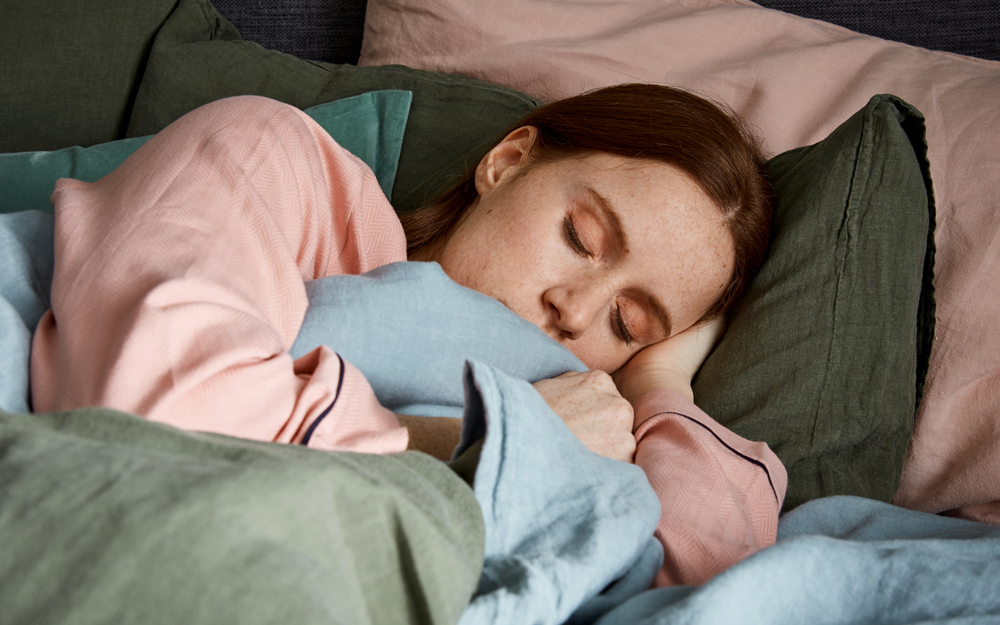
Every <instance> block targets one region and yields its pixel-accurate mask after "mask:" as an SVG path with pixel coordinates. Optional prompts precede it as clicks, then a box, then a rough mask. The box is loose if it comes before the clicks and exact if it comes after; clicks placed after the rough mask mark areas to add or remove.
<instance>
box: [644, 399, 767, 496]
mask: <svg viewBox="0 0 1000 625" xmlns="http://www.w3.org/2000/svg"><path fill="white" fill-rule="evenodd" d="M664 414H675V415H677V416H678V417H684V418H685V419H687V420H688V421H691V422H693V423H697V424H698V425H700V426H701V427H703V428H705V429H706V430H708V433H709V434H711V435H712V436H714V437H715V438H716V440H718V441H719V442H720V443H722V446H723V447H725V448H726V449H728V450H729V451H731V452H733V453H734V454H736V455H737V456H739V457H740V458H743V459H744V460H746V461H747V462H751V463H753V464H755V465H757V466H758V467H760V468H761V470H762V471H764V475H766V476H767V483H768V484H769V485H770V486H771V493H772V494H773V495H774V501H775V503H777V504H778V505H779V506H780V505H781V502H780V501H778V490H777V489H776V488H775V487H774V482H773V481H772V480H771V472H770V471H768V470H767V466H766V465H765V464H764V463H763V462H761V461H760V460H757V459H756V458H751V457H750V456H748V455H746V454H744V453H741V452H739V451H738V450H736V449H733V447H732V446H730V445H729V443H727V442H726V441H724V440H722V439H721V438H719V435H718V434H716V433H715V432H713V431H712V428H710V427H708V426H707V425H705V424H704V423H702V422H701V421H699V420H697V419H694V418H692V417H689V416H687V415H686V414H683V413H680V412H672V411H671V412H658V413H656V414H654V415H653V416H652V417H649V418H650V419H652V418H653V417H658V416H660V415H664Z"/></svg>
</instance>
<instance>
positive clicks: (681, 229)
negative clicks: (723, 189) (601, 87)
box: [432, 127, 733, 372]
mask: <svg viewBox="0 0 1000 625" xmlns="http://www.w3.org/2000/svg"><path fill="white" fill-rule="evenodd" d="M534 136H535V129H534V128H530V127H526V128H520V129H518V130H516V131H514V132H513V133H511V134H510V135H508V137H507V138H506V139H504V141H503V142H501V143H500V144H499V145H498V146H497V147H496V148H494V149H493V150H492V151H491V152H490V153H489V154H488V155H487V156H486V157H485V158H484V159H483V161H482V162H481V163H480V165H479V167H478V169H477V171H476V188H477V190H478V192H479V199H478V201H477V203H476V204H475V206H473V207H472V209H471V211H470V213H469V214H468V216H467V217H466V218H465V219H464V221H462V223H461V224H460V225H459V226H458V227H457V228H456V229H455V231H454V232H453V233H452V235H451V236H450V237H449V238H448V240H447V241H446V242H445V243H444V244H443V246H442V247H440V248H439V249H438V250H436V253H435V254H434V255H433V258H432V259H433V260H437V261H438V262H439V263H440V264H441V267H442V268H443V269H444V271H445V272H446V273H447V274H448V276H449V277H451V279H452V280H454V281H455V282H457V283H459V284H461V285H463V286H466V287H469V288H471V289H475V290H476V291H479V292H481V293H484V294H486V295H489V296H490V297H493V298H495V299H497V300H499V301H500V302H501V303H503V304H504V305H505V306H507V307H508V308H510V309H511V310H512V311H514V312H515V313H517V314H518V315H520V316H521V317H523V318H524V319H526V320H528V321H531V322H532V323H534V324H535V325H537V326H538V327H539V328H541V329H542V330H543V331H545V332H546V333H547V334H549V336H551V337H552V338H554V339H555V340H557V341H559V342H560V343H562V344H563V345H565V346H566V347H567V348H568V349H569V350H570V351H571V352H573V353H574V354H575V355H576V356H577V357H578V358H580V359H581V360H582V361H583V362H584V363H585V364H586V365H587V366H588V367H590V368H592V369H603V370H605V371H608V372H612V371H614V370H616V369H618V368H619V367H620V366H622V365H623V364H625V362H626V361H628V359H629V358H630V357H631V356H632V355H633V354H634V353H635V352H637V351H639V350H640V349H642V348H643V347H645V346H647V345H650V344H653V343H657V342H660V341H662V340H664V339H666V338H668V337H670V336H673V335H674V334H677V333H679V332H681V331H683V330H685V329H686V328H688V327H690V326H692V325H693V324H694V323H696V322H697V321H698V320H699V319H700V318H701V317H702V315H704V314H705V312H706V311H707V310H708V308H709V307H710V306H711V305H712V304H713V303H714V302H715V301H716V300H717V299H718V297H719V296H720V295H721V294H722V291H723V289H724V288H725V286H726V284H727V282H728V280H729V277H730V274H731V272H732V266H733V247H732V239H731V237H730V235H729V233H728V231H727V229H726V226H725V224H724V223H723V221H722V215H721V212H720V211H719V209H718V208H717V207H716V206H715V205H714V204H713V202H712V201H711V200H710V199H709V197H708V196H707V195H706V194H705V193H704V192H703V191H702V190H701V188H700V187H699V186H698V185H697V184H696V183H695V182H694V180H693V179H691V178H690V176H688V175H687V174H686V173H684V172H682V171H681V170H679V169H677V168H674V167H672V166H670V165H667V164H664V163H661V162H656V161H647V160H639V159H627V158H622V157H617V156H612V155H608V154H593V155H589V156H585V157H575V158H565V159H560V160H557V161H555V162H548V163H537V164H533V165H530V166H529V164H528V162H529V159H528V151H529V149H530V147H531V144H532V142H533V140H534Z"/></svg>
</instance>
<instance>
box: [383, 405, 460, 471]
mask: <svg viewBox="0 0 1000 625" xmlns="http://www.w3.org/2000/svg"><path fill="white" fill-rule="evenodd" d="M396 418H397V419H399V424H400V425H401V426H403V427H405V428H406V429H407V430H408V431H409V433H410V442H409V444H408V445H407V446H406V449H407V450H410V451H422V452H424V453H425V454H428V455H430V456H434V457H435V458H437V459H438V460H440V461H442V462H448V461H449V460H451V452H453V451H454V450H455V447H457V446H458V442H459V440H460V439H461V437H462V420H461V419H455V418H452V417H411V416H410V415H405V414H397V415H396Z"/></svg>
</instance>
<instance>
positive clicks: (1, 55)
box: [0, 0, 177, 152]
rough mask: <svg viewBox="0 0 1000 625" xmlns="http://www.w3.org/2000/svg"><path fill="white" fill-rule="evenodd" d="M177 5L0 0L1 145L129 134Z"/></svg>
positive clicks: (152, 0)
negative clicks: (157, 45)
mask: <svg viewBox="0 0 1000 625" xmlns="http://www.w3.org/2000/svg"><path fill="white" fill-rule="evenodd" d="M176 4H177V0H131V1H127V2H123V1H122V0H88V1H87V2H81V1H80V0H45V2H14V1H11V2H3V3H0V24H3V36H0V76H3V79H2V80H0V128H2V129H3V131H2V132H0V152H23V151H27V150H58V149H60V148H64V147H68V146H71V145H81V146H90V145H94V144H97V143H105V142H107V141H113V140H115V139H121V138H122V137H124V136H125V128H126V126H127V125H128V119H129V115H130V113H131V110H130V109H131V105H132V100H133V98H134V97H135V89H136V86H137V83H138V81H139V77H140V75H141V74H142V67H143V64H144V63H145V60H146V56H147V54H148V53H149V50H150V47H151V46H152V44H153V37H154V36H156V33H157V31H158V30H159V29H160V27H161V26H162V25H163V22H164V21H165V20H166V19H167V16H168V15H170V12H171V11H172V10H173V9H174V7H175V5H176Z"/></svg>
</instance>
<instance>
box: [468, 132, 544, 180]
mask: <svg viewBox="0 0 1000 625" xmlns="http://www.w3.org/2000/svg"><path fill="white" fill-rule="evenodd" d="M537 136H538V129H537V128H535V127H534V126H521V127H520V128H518V129H517V130H514V131H513V132H511V133H510V134H509V135H507V136H506V137H504V138H503V140H502V141H501V142H500V143H498V144H497V145H496V146H495V147H494V148H493V149H492V150H490V151H489V152H487V154H486V156H484V157H483V160H481V161H479V165H478V166H477V167H476V191H478V192H479V196H480V197H483V196H484V195H487V194H489V192H490V191H492V190H493V189H495V188H497V187H498V186H500V184H501V183H502V182H503V181H504V180H506V179H508V178H509V177H510V176H512V175H513V174H514V172H516V171H518V170H520V169H521V168H522V167H524V165H526V164H527V163H528V160H529V158H530V155H531V148H532V147H533V146H534V145H535V138H536V137H537Z"/></svg>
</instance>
